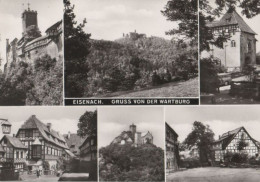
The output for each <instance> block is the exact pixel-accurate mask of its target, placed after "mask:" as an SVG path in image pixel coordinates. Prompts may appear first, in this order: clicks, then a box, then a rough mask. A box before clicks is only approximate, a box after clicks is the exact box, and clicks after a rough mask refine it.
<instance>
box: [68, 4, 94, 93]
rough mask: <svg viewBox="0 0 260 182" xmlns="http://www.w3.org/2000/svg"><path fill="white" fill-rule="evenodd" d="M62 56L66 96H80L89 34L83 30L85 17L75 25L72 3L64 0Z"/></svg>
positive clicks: (86, 67)
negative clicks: (63, 59) (63, 58)
mask: <svg viewBox="0 0 260 182" xmlns="http://www.w3.org/2000/svg"><path fill="white" fill-rule="evenodd" d="M63 2H64V56H65V91H66V93H65V94H66V96H67V97H81V96H83V93H84V89H83V88H82V85H86V83H87V78H88V75H87V74H88V63H87V61H86V57H87V55H88V54H89V51H90V42H89V40H90V36H91V35H90V34H86V33H85V32H84V30H83V28H84V27H85V24H86V23H87V22H86V19H84V21H83V22H82V23H80V24H78V25H77V22H76V21H75V18H76V15H75V14H74V12H73V10H74V5H73V6H72V5H71V3H70V1H69V0H64V1H63Z"/></svg>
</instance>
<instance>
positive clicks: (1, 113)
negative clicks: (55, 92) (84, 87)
mask: <svg viewBox="0 0 260 182" xmlns="http://www.w3.org/2000/svg"><path fill="white" fill-rule="evenodd" d="M95 109H96V108H94V107H68V106H66V107H62V106H51V107H46V106H38V107H36V106H33V107H32V106H23V107H0V118H2V119H8V121H10V122H11V124H12V133H15V134H16V133H17V131H18V129H19V128H20V127H21V125H22V124H23V123H24V122H25V121H26V120H27V119H28V118H29V117H30V116H31V115H36V117H37V118H38V119H39V120H40V121H42V122H43V123H45V124H46V123H52V128H53V129H54V130H56V131H58V132H60V133H61V134H67V133H68V132H69V131H70V132H71V133H76V132H77V127H78V126H77V124H78V120H79V118H80V116H81V115H83V114H84V113H85V112H86V111H94V110H95Z"/></svg>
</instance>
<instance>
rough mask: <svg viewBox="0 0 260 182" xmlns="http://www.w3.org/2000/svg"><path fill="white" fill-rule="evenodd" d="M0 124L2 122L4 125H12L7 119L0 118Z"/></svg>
mask: <svg viewBox="0 0 260 182" xmlns="http://www.w3.org/2000/svg"><path fill="white" fill-rule="evenodd" d="M0 124H1V125H2V124H4V125H10V126H11V125H12V124H11V123H10V122H9V121H8V120H7V119H0Z"/></svg>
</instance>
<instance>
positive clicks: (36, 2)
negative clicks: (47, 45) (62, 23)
mask: <svg viewBox="0 0 260 182" xmlns="http://www.w3.org/2000/svg"><path fill="white" fill-rule="evenodd" d="M28 3H30V9H31V10H36V11H37V12H38V26H39V29H40V31H41V32H42V35H44V34H45V30H46V29H47V28H49V27H50V26H51V25H53V24H54V23H56V22H57V21H59V20H61V19H62V16H63V1H62V0H44V1H43V0H0V34H1V41H0V55H1V57H2V58H4V61H5V57H6V54H5V52H6V39H9V40H10V41H12V40H13V39H14V38H18V39H20V38H21V37H22V18H21V15H22V13H23V11H24V9H27V8H28V5H27V4H28ZM23 4H24V5H23ZM2 67H3V64H2V66H1V67H0V68H2Z"/></svg>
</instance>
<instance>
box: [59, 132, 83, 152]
mask: <svg viewBox="0 0 260 182" xmlns="http://www.w3.org/2000/svg"><path fill="white" fill-rule="evenodd" d="M63 137H64V139H65V140H66V143H67V145H68V147H69V150H70V152H71V153H73V154H74V155H75V156H76V157H80V149H79V147H80V146H81V145H82V143H83V142H84V141H85V139H86V137H84V138H83V137H80V136H79V135H77V134H76V133H70V132H68V134H64V135H63Z"/></svg>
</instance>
